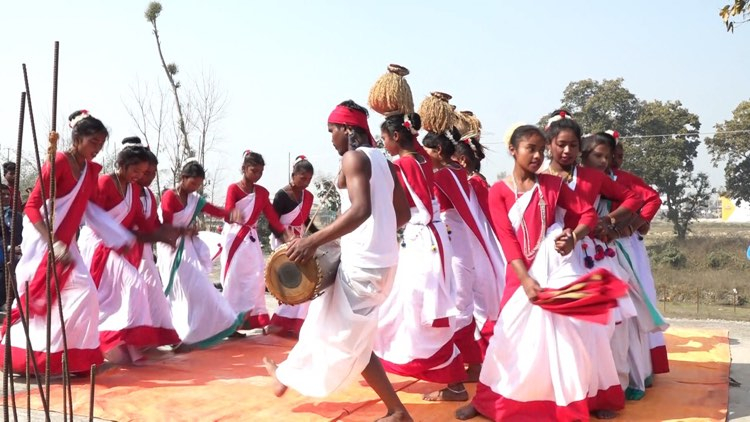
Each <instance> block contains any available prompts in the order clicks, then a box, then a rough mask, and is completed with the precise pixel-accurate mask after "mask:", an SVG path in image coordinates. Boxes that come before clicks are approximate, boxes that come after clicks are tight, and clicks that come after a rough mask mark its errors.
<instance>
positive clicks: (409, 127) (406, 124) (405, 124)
mask: <svg viewBox="0 0 750 422" xmlns="http://www.w3.org/2000/svg"><path fill="white" fill-rule="evenodd" d="M404 127H405V128H407V129H411V122H410V121H405V122H404Z"/></svg>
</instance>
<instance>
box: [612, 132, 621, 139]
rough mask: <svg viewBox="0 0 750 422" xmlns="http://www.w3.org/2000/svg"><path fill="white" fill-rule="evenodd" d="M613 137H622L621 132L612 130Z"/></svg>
mask: <svg viewBox="0 0 750 422" xmlns="http://www.w3.org/2000/svg"><path fill="white" fill-rule="evenodd" d="M612 137H613V138H615V139H620V132H618V131H614V132H612Z"/></svg>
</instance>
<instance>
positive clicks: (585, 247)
mask: <svg viewBox="0 0 750 422" xmlns="http://www.w3.org/2000/svg"><path fill="white" fill-rule="evenodd" d="M581 247H582V248H583V250H584V251H585V250H586V249H588V248H589V244H588V243H581Z"/></svg>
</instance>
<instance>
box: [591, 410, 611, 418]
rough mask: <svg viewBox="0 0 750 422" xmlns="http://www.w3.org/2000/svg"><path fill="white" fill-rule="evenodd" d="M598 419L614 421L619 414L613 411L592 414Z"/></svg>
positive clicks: (595, 411)
mask: <svg viewBox="0 0 750 422" xmlns="http://www.w3.org/2000/svg"><path fill="white" fill-rule="evenodd" d="M591 414H592V415H594V417H595V418H597V419H614V418H616V417H617V413H616V412H615V411H613V410H606V409H604V410H594V411H593V412H591Z"/></svg>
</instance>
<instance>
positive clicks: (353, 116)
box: [328, 105, 377, 146]
mask: <svg viewBox="0 0 750 422" xmlns="http://www.w3.org/2000/svg"><path fill="white" fill-rule="evenodd" d="M328 123H333V124H337V125H347V126H354V127H358V128H360V129H364V130H365V132H367V137H368V138H369V139H370V145H371V146H376V145H377V144H376V143H375V138H373V137H372V134H371V133H370V126H369V125H368V124H367V116H366V115H365V113H362V112H361V111H357V110H352V109H351V108H349V107H345V106H342V105H340V106H336V108H334V109H333V111H332V112H331V115H330V116H328Z"/></svg>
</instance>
